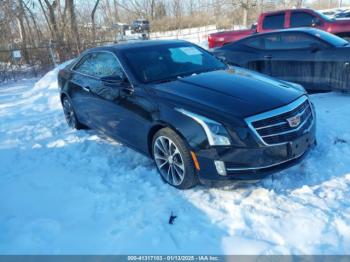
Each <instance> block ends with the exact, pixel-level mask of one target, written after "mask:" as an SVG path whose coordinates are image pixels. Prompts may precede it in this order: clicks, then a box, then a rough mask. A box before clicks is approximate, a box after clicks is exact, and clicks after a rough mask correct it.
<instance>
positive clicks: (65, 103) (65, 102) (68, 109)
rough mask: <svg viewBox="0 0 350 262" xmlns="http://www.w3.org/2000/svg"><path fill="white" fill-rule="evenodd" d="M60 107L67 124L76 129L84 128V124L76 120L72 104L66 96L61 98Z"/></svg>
mask: <svg viewBox="0 0 350 262" xmlns="http://www.w3.org/2000/svg"><path fill="white" fill-rule="evenodd" d="M62 107H63V113H64V117H65V119H66V121H67V124H68V126H69V127H71V128H73V129H77V130H79V129H84V126H83V125H82V124H81V123H80V122H79V121H78V119H77V117H76V114H75V111H74V108H73V105H72V103H71V101H70V100H69V98H68V97H67V96H64V97H63V99H62Z"/></svg>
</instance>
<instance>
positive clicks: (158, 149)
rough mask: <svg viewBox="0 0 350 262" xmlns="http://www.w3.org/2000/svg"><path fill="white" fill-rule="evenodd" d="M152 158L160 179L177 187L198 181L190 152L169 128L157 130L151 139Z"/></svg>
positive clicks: (185, 186)
mask: <svg viewBox="0 0 350 262" xmlns="http://www.w3.org/2000/svg"><path fill="white" fill-rule="evenodd" d="M152 149H153V158H154V161H155V163H156V165H157V169H158V171H159V173H160V175H161V177H162V179H163V180H164V181H165V182H167V183H169V184H170V185H172V186H174V187H176V188H178V189H188V188H191V187H193V186H195V185H196V184H197V183H198V174H197V171H196V169H195V166H194V163H193V160H192V157H191V152H190V150H189V149H188V146H187V145H186V143H185V142H184V141H183V139H182V138H181V137H180V136H179V135H178V134H177V133H175V132H174V131H173V130H172V129H170V128H163V129H161V130H159V131H158V132H157V133H156V134H155V135H154V137H153V141H152Z"/></svg>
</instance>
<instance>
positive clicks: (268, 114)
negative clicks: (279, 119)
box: [244, 95, 315, 146]
mask: <svg viewBox="0 0 350 262" xmlns="http://www.w3.org/2000/svg"><path fill="white" fill-rule="evenodd" d="M305 101H308V102H309V106H310V109H311V112H312V116H313V120H312V123H311V125H310V128H309V129H308V130H306V132H308V131H310V129H311V127H312V126H313V125H314V121H315V115H314V112H313V108H312V105H311V103H310V101H309V99H308V97H307V96H306V95H303V96H301V97H299V98H298V99H296V100H295V101H293V102H291V103H289V104H288V105H285V106H282V107H279V108H276V109H273V110H271V111H267V112H264V113H261V114H257V115H254V116H250V117H247V118H245V119H244V120H245V122H246V123H247V125H248V127H249V129H250V130H251V131H252V132H253V134H254V136H255V137H256V138H257V139H258V141H259V142H261V143H262V144H263V145H264V146H276V145H285V144H288V142H283V143H275V144H268V143H266V142H265V141H264V140H263V138H262V137H261V136H260V135H259V133H258V132H257V130H256V129H255V127H254V126H253V122H256V121H260V120H264V119H267V118H271V117H274V116H278V115H281V114H284V113H288V112H290V111H292V110H293V109H295V108H297V107H298V106H300V105H301V104H302V103H304V102H305ZM293 131H296V130H293ZM276 135H277V134H276Z"/></svg>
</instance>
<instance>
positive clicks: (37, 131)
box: [0, 69, 350, 254]
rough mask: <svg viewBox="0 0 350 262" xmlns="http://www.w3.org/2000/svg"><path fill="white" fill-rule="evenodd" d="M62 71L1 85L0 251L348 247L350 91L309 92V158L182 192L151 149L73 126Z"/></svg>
mask: <svg viewBox="0 0 350 262" xmlns="http://www.w3.org/2000/svg"><path fill="white" fill-rule="evenodd" d="M57 72H58V69H55V70H54V71H51V72H49V73H48V74H46V75H45V76H44V77H43V78H42V79H40V80H39V81H38V82H36V83H35V81H34V80H24V81H23V82H20V83H16V84H6V85H3V86H1V88H0V119H1V125H0V199H2V200H1V201H0V210H1V211H0V243H1V244H0V253H1V254H135V253H138V254H160V253H161V254H164V253H166V254H180V253H181V254H208V253H210V254H291V253H292V254H350V249H349V246H350V198H349V195H350V115H349V111H350V97H349V96H346V95H342V94H337V93H329V94H319V95H312V96H311V99H312V101H313V102H314V103H315V105H316V109H317V116H318V118H317V125H318V137H317V139H318V146H317V148H315V149H314V150H313V151H312V152H310V154H309V155H308V157H307V158H306V159H305V161H303V162H302V163H301V164H299V165H297V166H295V167H292V168H290V169H288V170H285V171H283V172H280V173H277V174H274V175H272V176H270V177H268V178H267V179H265V180H262V181H260V182H258V183H256V184H237V185H231V186H227V187H226V188H221V189H218V188H207V187H203V186H198V187H196V188H194V189H192V190H188V191H184V192H182V191H178V190H175V189H173V188H171V187H169V186H168V185H166V184H164V183H163V182H162V181H161V179H160V178H159V175H158V174H157V172H156V170H155V168H154V166H153V163H152V161H151V160H149V159H147V158H145V157H144V156H141V155H140V154H138V153H136V152H134V151H132V150H131V149H128V148H126V147H125V146H123V145H121V144H120V143H118V142H113V141H109V140H105V139H103V138H101V137H99V136H98V135H97V134H96V133H94V132H93V131H73V130H70V129H69V128H68V127H67V125H66V123H65V120H64V116H63V113H62V110H61V106H60V103H59V99H58V91H57V82H56V78H57ZM171 213H173V214H174V215H176V216H177V218H176V219H175V222H174V225H169V224H168V220H169V216H170V215H171Z"/></svg>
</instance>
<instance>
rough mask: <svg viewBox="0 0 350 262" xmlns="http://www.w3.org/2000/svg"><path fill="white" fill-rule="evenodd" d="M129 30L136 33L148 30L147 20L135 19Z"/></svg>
mask: <svg viewBox="0 0 350 262" xmlns="http://www.w3.org/2000/svg"><path fill="white" fill-rule="evenodd" d="M131 30H132V31H133V32H136V33H144V32H149V31H150V26H149V21H148V20H146V19H137V20H135V21H133V22H132V24H131Z"/></svg>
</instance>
